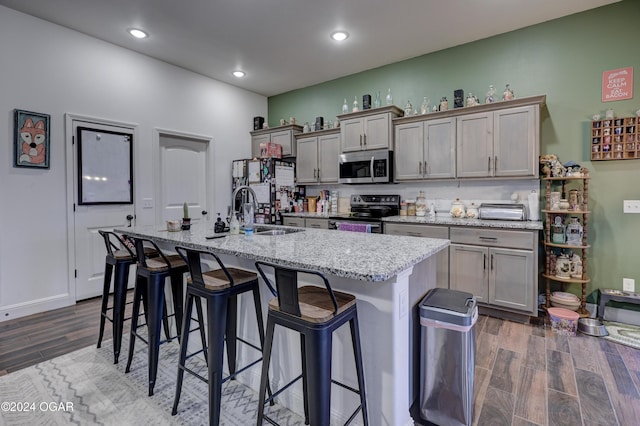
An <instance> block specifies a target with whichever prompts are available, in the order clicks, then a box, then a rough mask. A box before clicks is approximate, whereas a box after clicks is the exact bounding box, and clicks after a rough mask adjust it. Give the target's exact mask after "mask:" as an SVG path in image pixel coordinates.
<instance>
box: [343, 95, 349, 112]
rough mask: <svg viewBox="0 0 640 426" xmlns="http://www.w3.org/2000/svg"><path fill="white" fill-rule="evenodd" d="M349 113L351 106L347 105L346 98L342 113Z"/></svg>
mask: <svg viewBox="0 0 640 426" xmlns="http://www.w3.org/2000/svg"><path fill="white" fill-rule="evenodd" d="M348 112H349V105H347V98H344V103H343V104H342V113H343V114H346V113H348Z"/></svg>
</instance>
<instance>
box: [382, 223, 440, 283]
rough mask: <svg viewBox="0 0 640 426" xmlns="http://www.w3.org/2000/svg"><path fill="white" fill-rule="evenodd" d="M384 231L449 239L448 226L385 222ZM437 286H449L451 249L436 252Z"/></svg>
mask: <svg viewBox="0 0 640 426" xmlns="http://www.w3.org/2000/svg"><path fill="white" fill-rule="evenodd" d="M384 233H385V234H389V235H406V236H412V237H424V238H442V239H445V240H448V239H449V227H448V226H432V225H413V224H405V223H389V222H385V223H384ZM436 286H438V287H442V288H449V249H448V248H446V249H444V250H441V251H439V252H438V254H436Z"/></svg>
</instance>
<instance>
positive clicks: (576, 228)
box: [566, 217, 583, 246]
mask: <svg viewBox="0 0 640 426" xmlns="http://www.w3.org/2000/svg"><path fill="white" fill-rule="evenodd" d="M582 232H583V228H582V224H580V222H579V220H578V218H577V217H572V218H571V222H570V223H569V224H568V225H567V230H566V233H567V244H569V245H572V246H581V245H582Z"/></svg>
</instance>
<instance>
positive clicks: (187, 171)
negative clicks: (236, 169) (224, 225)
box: [156, 132, 230, 224]
mask: <svg viewBox="0 0 640 426" xmlns="http://www.w3.org/2000/svg"><path fill="white" fill-rule="evenodd" d="M209 142H210V140H209V139H198V138H195V137H188V136H183V135H176V134H170V133H167V132H159V150H158V157H159V158H158V162H157V165H158V169H157V171H156V173H157V176H158V179H157V181H156V182H158V186H157V187H156V189H157V194H158V195H157V204H156V205H157V206H159V207H160V208H159V209H158V210H157V215H156V221H157V223H159V224H162V223H165V221H166V220H170V219H172V220H173V219H177V220H179V219H182V217H183V205H184V203H185V202H186V203H187V205H188V207H189V217H190V218H191V223H194V222H198V221H200V220H206V215H209V216H211V214H209V211H210V210H211V208H210V207H209V206H210V203H211V201H212V200H213V193H212V191H213V184H212V182H211V179H209V178H208V176H209V160H208V159H209V152H210V149H211V147H210V143H209ZM229 167H230V166H229ZM203 212H206V213H204V214H203ZM209 220H210V221H213V220H215V218H213V217H209Z"/></svg>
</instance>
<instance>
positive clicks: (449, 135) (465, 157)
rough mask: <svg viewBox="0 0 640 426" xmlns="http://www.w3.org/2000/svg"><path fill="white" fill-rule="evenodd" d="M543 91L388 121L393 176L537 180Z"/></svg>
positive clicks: (409, 178) (421, 178)
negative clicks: (391, 135)
mask: <svg viewBox="0 0 640 426" xmlns="http://www.w3.org/2000/svg"><path fill="white" fill-rule="evenodd" d="M545 101H546V95H537V96H531V97H527V98H519V99H514V100H510V101H503V102H495V103H492V104H482V105H476V106H472V107H465V108H456V109H452V110H447V111H437V112H431V113H428V114H422V115H413V116H409V117H399V118H395V119H393V124H394V127H395V130H394V134H395V159H394V161H395V179H396V180H397V181H416V180H424V179H439V178H449V179H450V178H461V179H468V178H480V179H486V178H537V177H538V176H539V173H538V161H539V155H540V108H541V106H542V105H544V103H545Z"/></svg>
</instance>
